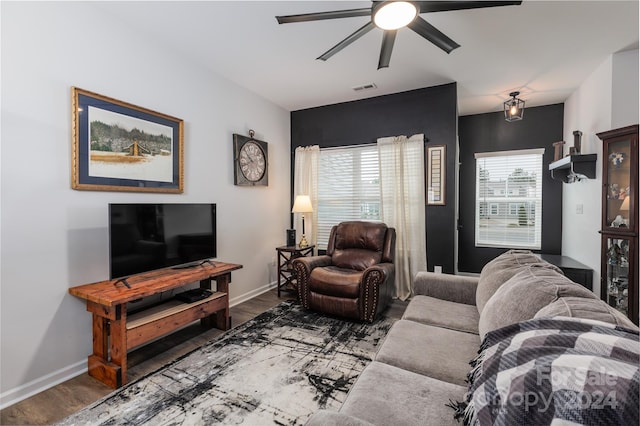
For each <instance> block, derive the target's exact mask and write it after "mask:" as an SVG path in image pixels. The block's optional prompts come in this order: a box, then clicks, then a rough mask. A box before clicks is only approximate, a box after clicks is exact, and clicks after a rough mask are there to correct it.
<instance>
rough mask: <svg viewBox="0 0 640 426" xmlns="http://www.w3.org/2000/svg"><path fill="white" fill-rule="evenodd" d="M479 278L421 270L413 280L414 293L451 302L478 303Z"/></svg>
mask: <svg viewBox="0 0 640 426" xmlns="http://www.w3.org/2000/svg"><path fill="white" fill-rule="evenodd" d="M477 287H478V278H476V277H465V276H461V275H449V274H436V273H434V272H427V271H420V272H418V273H417V274H416V275H415V277H414V280H413V293H414V294H416V295H422V296H431V297H435V298H438V299H442V300H448V301H450V302H457V303H464V304H465V305H475V304H476V288H477Z"/></svg>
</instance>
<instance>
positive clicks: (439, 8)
mask: <svg viewBox="0 0 640 426" xmlns="http://www.w3.org/2000/svg"><path fill="white" fill-rule="evenodd" d="M417 3H418V7H419V8H420V13H427V12H446V11H448V10H463V9H480V8H484V7H499V6H519V5H520V4H522V1H419V2H417Z"/></svg>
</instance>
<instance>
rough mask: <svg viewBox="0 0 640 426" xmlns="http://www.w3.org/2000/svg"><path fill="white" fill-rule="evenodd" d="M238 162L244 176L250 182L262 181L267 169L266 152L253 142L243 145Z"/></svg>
mask: <svg viewBox="0 0 640 426" xmlns="http://www.w3.org/2000/svg"><path fill="white" fill-rule="evenodd" d="M238 162H239V165H240V171H241V172H242V175H243V176H244V177H245V178H246V179H247V180H248V181H250V182H257V181H259V180H260V179H262V177H263V176H264V173H265V171H266V169H267V161H266V159H265V155H264V151H262V148H260V146H259V145H258V144H257V143H255V142H252V141H249V142H247V143H245V144H244V145H242V148H240V154H239V156H238Z"/></svg>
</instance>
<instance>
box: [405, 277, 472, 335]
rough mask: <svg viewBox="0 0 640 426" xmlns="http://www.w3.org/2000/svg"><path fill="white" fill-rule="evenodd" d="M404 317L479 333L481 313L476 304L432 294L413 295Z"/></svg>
mask: <svg viewBox="0 0 640 426" xmlns="http://www.w3.org/2000/svg"><path fill="white" fill-rule="evenodd" d="M441 275H442V274H441ZM402 318H403V319H406V320H411V321H417V322H420V323H423V324H429V325H436V326H438V327H444V328H450V329H452V330H458V331H464V332H467V333H475V334H478V320H479V319H480V314H479V313H478V310H477V309H476V307H475V305H465V304H463V303H456V302H449V301H448V300H442V299H438V298H436V297H430V296H413V298H412V299H411V303H409V305H408V306H407V309H406V310H405V311H404V315H403V316H402Z"/></svg>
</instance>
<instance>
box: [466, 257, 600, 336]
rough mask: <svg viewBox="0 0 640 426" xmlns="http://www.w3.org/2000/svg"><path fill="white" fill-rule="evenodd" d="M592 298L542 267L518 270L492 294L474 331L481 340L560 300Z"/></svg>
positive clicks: (553, 272) (555, 273) (592, 296)
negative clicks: (566, 298) (489, 333)
mask: <svg viewBox="0 0 640 426" xmlns="http://www.w3.org/2000/svg"><path fill="white" fill-rule="evenodd" d="M571 296H576V297H584V298H588V299H595V298H596V296H595V295H594V294H593V293H592V292H591V291H589V290H587V289H586V288H585V287H582V286H581V285H580V284H576V283H574V282H573V281H571V280H570V279H569V278H567V277H565V276H564V275H562V274H560V273H558V272H556V271H555V270H553V269H550V268H548V267H546V266H545V265H542V264H533V265H528V266H524V267H522V269H521V271H520V272H518V273H517V274H515V275H514V276H513V277H511V278H510V279H509V280H508V281H507V282H506V283H504V284H503V285H502V286H501V287H500V288H498V290H497V291H496V292H495V294H494V295H493V296H491V299H489V301H488V302H487V304H486V306H485V307H484V309H483V310H482V313H481V314H480V322H479V323H478V331H479V332H480V337H481V338H484V336H485V334H487V333H488V332H489V331H491V330H495V329H498V328H501V327H504V326H507V325H509V324H513V323H516V322H519V321H524V320H528V319H531V318H533V317H534V316H535V314H536V313H537V312H538V311H539V310H540V309H542V308H543V307H545V306H547V305H548V304H550V303H552V302H555V301H556V300H558V298H560V297H571Z"/></svg>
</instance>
